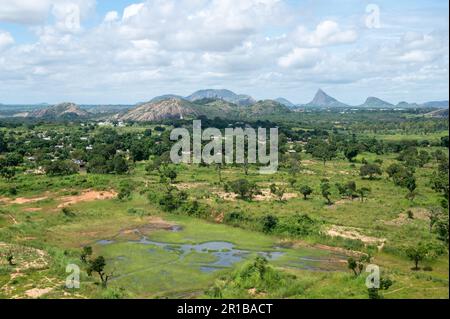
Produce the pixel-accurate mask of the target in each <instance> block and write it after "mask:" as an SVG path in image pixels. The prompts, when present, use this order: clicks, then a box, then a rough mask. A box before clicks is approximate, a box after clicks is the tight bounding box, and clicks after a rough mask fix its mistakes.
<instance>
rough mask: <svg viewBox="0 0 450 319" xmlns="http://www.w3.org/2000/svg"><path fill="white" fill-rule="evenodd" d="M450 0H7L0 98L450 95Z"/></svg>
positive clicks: (1, 1) (0, 32) (0, 19)
mask: <svg viewBox="0 0 450 319" xmlns="http://www.w3.org/2000/svg"><path fill="white" fill-rule="evenodd" d="M448 28H449V18H448V1H443V0H441V1H437V0H433V1H425V0H421V1H406V0H401V1H365V0H305V1H296V0H246V1H242V0H146V1H142V2H140V1H130V0H115V1H111V0H97V1H95V0H0V103H40V102H48V103H58V102H62V101H73V102H76V103H100V104H101V103H105V104H106V103H114V104H119V103H127V104H128V103H136V102H138V101H147V100H150V99H151V98H152V97H154V96H156V95H161V94H167V93H174V94H181V95H188V94H190V93H191V92H193V91H195V90H197V89H203V88H228V89H231V90H233V91H236V92H237V93H246V94H251V95H252V96H254V97H255V98H257V99H265V98H276V97H279V96H283V97H285V98H288V99H289V100H292V101H293V102H295V103H303V102H308V101H309V100H311V99H312V97H313V95H314V93H315V92H316V91H317V89H318V88H322V89H324V90H325V91H327V92H328V93H329V94H331V95H333V96H335V97H336V98H338V99H340V100H342V101H343V102H346V103H350V104H354V105H357V104H361V103H363V102H364V100H365V99H366V98H367V97H368V96H377V97H380V98H382V99H385V100H387V101H390V102H392V103H396V102H399V101H403V100H406V101H417V102H424V101H429V100H442V99H448V96H449V93H448V84H449V76H448V74H449V71H448V61H449V55H448V54H449V53H448Z"/></svg>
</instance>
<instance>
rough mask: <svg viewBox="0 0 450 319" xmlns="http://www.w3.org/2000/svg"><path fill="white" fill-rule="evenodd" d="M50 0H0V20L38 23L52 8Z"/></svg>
mask: <svg viewBox="0 0 450 319" xmlns="http://www.w3.org/2000/svg"><path fill="white" fill-rule="evenodd" d="M50 5H51V1H50V0H14V1H10V0H0V22H1V21H6V22H15V23H24V24H37V23H41V22H43V21H44V19H45V18H46V17H47V15H48V12H49V10H50Z"/></svg>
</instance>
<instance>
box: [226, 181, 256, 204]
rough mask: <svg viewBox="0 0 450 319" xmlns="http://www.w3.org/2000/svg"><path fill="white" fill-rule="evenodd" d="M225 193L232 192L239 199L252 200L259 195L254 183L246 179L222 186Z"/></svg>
mask: <svg viewBox="0 0 450 319" xmlns="http://www.w3.org/2000/svg"><path fill="white" fill-rule="evenodd" d="M224 190H225V192H233V193H235V194H237V195H238V196H239V198H241V199H245V200H252V199H253V198H254V197H255V196H256V195H259V194H261V191H260V189H259V188H258V186H257V185H256V183H255V182H250V181H248V180H247V179H238V180H235V181H232V182H229V183H226V184H225V185H224Z"/></svg>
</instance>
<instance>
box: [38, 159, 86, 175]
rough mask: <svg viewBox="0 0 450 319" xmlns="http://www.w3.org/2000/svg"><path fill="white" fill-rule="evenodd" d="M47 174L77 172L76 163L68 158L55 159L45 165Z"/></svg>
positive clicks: (70, 173) (71, 173)
mask: <svg viewBox="0 0 450 319" xmlns="http://www.w3.org/2000/svg"><path fill="white" fill-rule="evenodd" d="M45 172H46V173H47V175H49V176H68V175H73V174H76V173H78V165H76V164H75V163H73V162H72V161H68V160H64V161H61V160H56V161H54V162H50V163H49V164H48V165H47V166H46V167H45Z"/></svg>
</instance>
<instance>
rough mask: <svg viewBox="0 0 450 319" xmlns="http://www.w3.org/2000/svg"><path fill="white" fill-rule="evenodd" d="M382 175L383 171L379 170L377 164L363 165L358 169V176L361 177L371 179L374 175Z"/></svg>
mask: <svg viewBox="0 0 450 319" xmlns="http://www.w3.org/2000/svg"><path fill="white" fill-rule="evenodd" d="M381 174H383V171H382V170H381V167H380V166H379V165H377V164H365V165H363V166H361V168H360V169H359V175H360V176H361V177H366V176H369V179H371V180H372V179H373V177H374V175H381Z"/></svg>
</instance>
